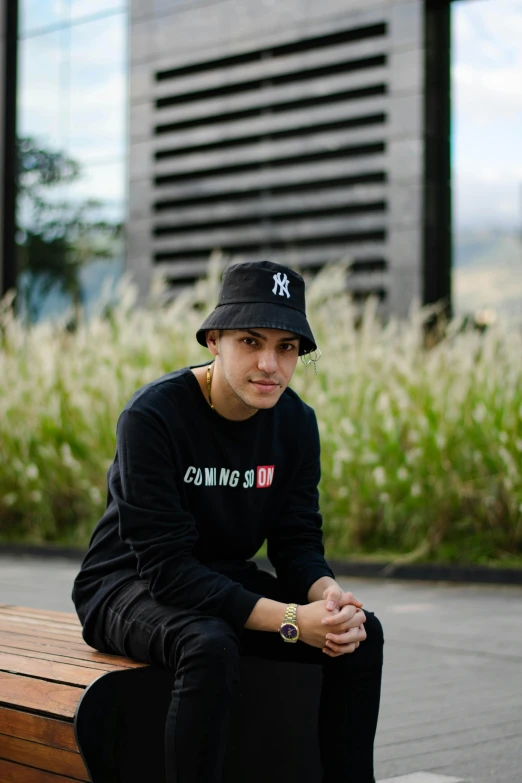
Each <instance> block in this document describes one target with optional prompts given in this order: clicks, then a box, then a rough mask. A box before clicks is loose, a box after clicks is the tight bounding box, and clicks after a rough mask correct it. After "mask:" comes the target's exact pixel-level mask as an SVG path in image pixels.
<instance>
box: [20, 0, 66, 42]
mask: <svg viewBox="0 0 522 783" xmlns="http://www.w3.org/2000/svg"><path fill="white" fill-rule="evenodd" d="M13 1H14V0H8V2H13ZM18 2H19V17H20V21H19V30H20V35H21V36H23V35H26V34H27V33H30V32H34V31H36V30H42V29H43V28H45V27H51V26H52V25H58V24H63V23H64V22H68V21H69V15H70V0H18Z"/></svg>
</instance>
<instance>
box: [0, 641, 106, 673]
mask: <svg viewBox="0 0 522 783" xmlns="http://www.w3.org/2000/svg"><path fill="white" fill-rule="evenodd" d="M0 653H8V654H9V655H13V654H14V655H25V656H26V657H27V658H37V659H38V660H40V661H55V662H56V663H68V664H70V665H71V666H80V667H84V668H86V669H97V670H98V671H99V672H115V671H119V669H121V666H117V665H114V664H110V663H99V662H98V661H86V660H83V659H81V658H80V659H79V660H78V659H77V660H75V659H74V658H69V657H67V656H66V655H54V654H52V653H46V652H42V651H41V650H24V649H23V648H22V647H7V646H6V645H3V644H0Z"/></svg>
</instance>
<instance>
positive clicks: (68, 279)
mask: <svg viewBox="0 0 522 783" xmlns="http://www.w3.org/2000/svg"><path fill="white" fill-rule="evenodd" d="M16 152H17V164H18V198H17V230H16V243H17V264H18V274H19V281H20V283H19V286H18V295H19V296H20V298H21V302H20V304H21V306H22V308H23V310H24V312H25V314H26V317H27V319H28V320H29V321H30V322H32V321H35V320H36V319H37V317H38V314H39V311H40V307H41V302H42V299H43V298H45V296H47V295H48V294H49V292H50V291H51V290H58V291H60V292H62V293H64V294H65V295H66V296H67V297H68V298H69V299H70V301H71V303H72V305H73V308H74V325H76V324H77V323H78V321H79V320H80V317H81V311H82V306H83V299H82V290H81V285H80V274H79V273H80V269H81V267H82V266H83V265H84V264H85V263H87V262H89V261H92V260H94V259H96V258H110V257H113V256H114V255H115V250H116V247H117V245H118V243H119V242H120V241H121V235H122V225H121V223H114V222H111V221H108V220H106V219H105V218H103V217H102V210H101V207H102V202H101V201H98V200H96V199H85V200H84V201H81V202H79V203H78V202H76V203H70V202H69V201H68V200H67V199H66V198H63V197H61V195H60V191H61V190H64V186H67V185H69V184H71V183H73V182H76V181H77V180H78V179H80V177H81V169H80V166H79V164H78V163H77V161H75V160H73V159H72V158H69V157H68V156H67V155H65V154H64V153H63V152H53V151H52V150H48V149H44V148H43V147H42V146H41V145H40V144H38V142H37V141H36V140H35V139H34V138H30V137H28V138H21V139H18V141H17V148H16Z"/></svg>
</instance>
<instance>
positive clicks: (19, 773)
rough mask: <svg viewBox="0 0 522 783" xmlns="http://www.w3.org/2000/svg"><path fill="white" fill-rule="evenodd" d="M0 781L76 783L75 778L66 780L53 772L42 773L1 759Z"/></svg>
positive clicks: (16, 782) (4, 782)
mask: <svg viewBox="0 0 522 783" xmlns="http://www.w3.org/2000/svg"><path fill="white" fill-rule="evenodd" d="M0 780H1V781H2V783H78V782H77V780H75V778H66V777H64V776H63V775H55V774H54V773H53V772H44V771H42V770H39V769H34V768H33V767H26V766H23V765H22V764H16V763H15V762H13V761H2V759H0Z"/></svg>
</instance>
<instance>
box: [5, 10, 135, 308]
mask: <svg viewBox="0 0 522 783" xmlns="http://www.w3.org/2000/svg"><path fill="white" fill-rule="evenodd" d="M37 6H38V7H37ZM117 7H118V8H120V9H121V8H122V7H125V4H124V3H121V2H120V3H118V5H117ZM111 8H112V10H110V9H111ZM80 10H81V15H82V17H84V18H85V21H83V20H82V19H81V18H80V16H79V15H80ZM100 11H101V12H103V16H99V17H97V18H93V14H95V13H97V12H100ZM73 12H74V13H73ZM23 13H24V14H25V16H24V21H23V27H22V33H23V31H27V30H33V31H34V32H30V33H29V34H28V35H27V36H25V37H24V36H23V34H22V33H21V37H20V39H19V63H20V74H19V81H18V116H17V127H18V136H19V141H18V152H19V159H20V164H21V174H20V178H19V182H18V196H17V230H16V242H17V259H18V286H19V291H20V297H19V301H20V303H21V305H20V307H21V312H22V313H23V314H24V315H25V316H26V317H28V318H30V319H37V318H41V317H45V316H47V315H51V314H55V313H56V312H60V311H61V310H63V309H64V307H66V306H68V305H70V304H71V302H72V301H74V302H75V303H76V306H77V305H78V302H79V301H81V302H82V304H83V305H84V306H85V307H86V311H87V312H94V311H95V309H96V302H95V300H96V298H97V297H98V296H99V295H101V293H102V289H103V288H104V285H105V282H106V279H107V280H109V281H114V279H115V278H116V277H117V276H118V275H120V274H121V271H122V268H123V258H124V247H123V230H122V223H123V220H124V216H125V206H126V201H125V199H126V145H127V139H126V114H127V111H126V103H127V89H126V73H127V50H126V48H127V47H126V36H127V13H126V12H125V11H122V12H118V13H116V12H115V11H114V7H113V4H112V3H109V4H108V6H107V5H105V4H101V3H96V2H94V1H93V0H84V2H79V1H78V2H76V0H74V2H73V1H72V0H67V2H65V0H64V2H59V0H56V2H54V3H51V2H50V3H47V2H42V3H41V4H40V3H38V4H36V2H35V3H32V2H30V1H29V0H26V2H25V4H24V6H23ZM89 15H90V16H89ZM76 17H78V18H77V19H76ZM52 23H54V24H55V25H56V27H55V29H54V30H52V29H51V30H49V27H48V26H49V25H50V24H52ZM44 25H47V27H48V29H47V31H44V32H40V31H41V30H42V27H43V26H44ZM71 270H72V271H71ZM75 275H76V277H74V276H75ZM73 277H74V279H73ZM79 291H80V295H79V294H78V292H79Z"/></svg>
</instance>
